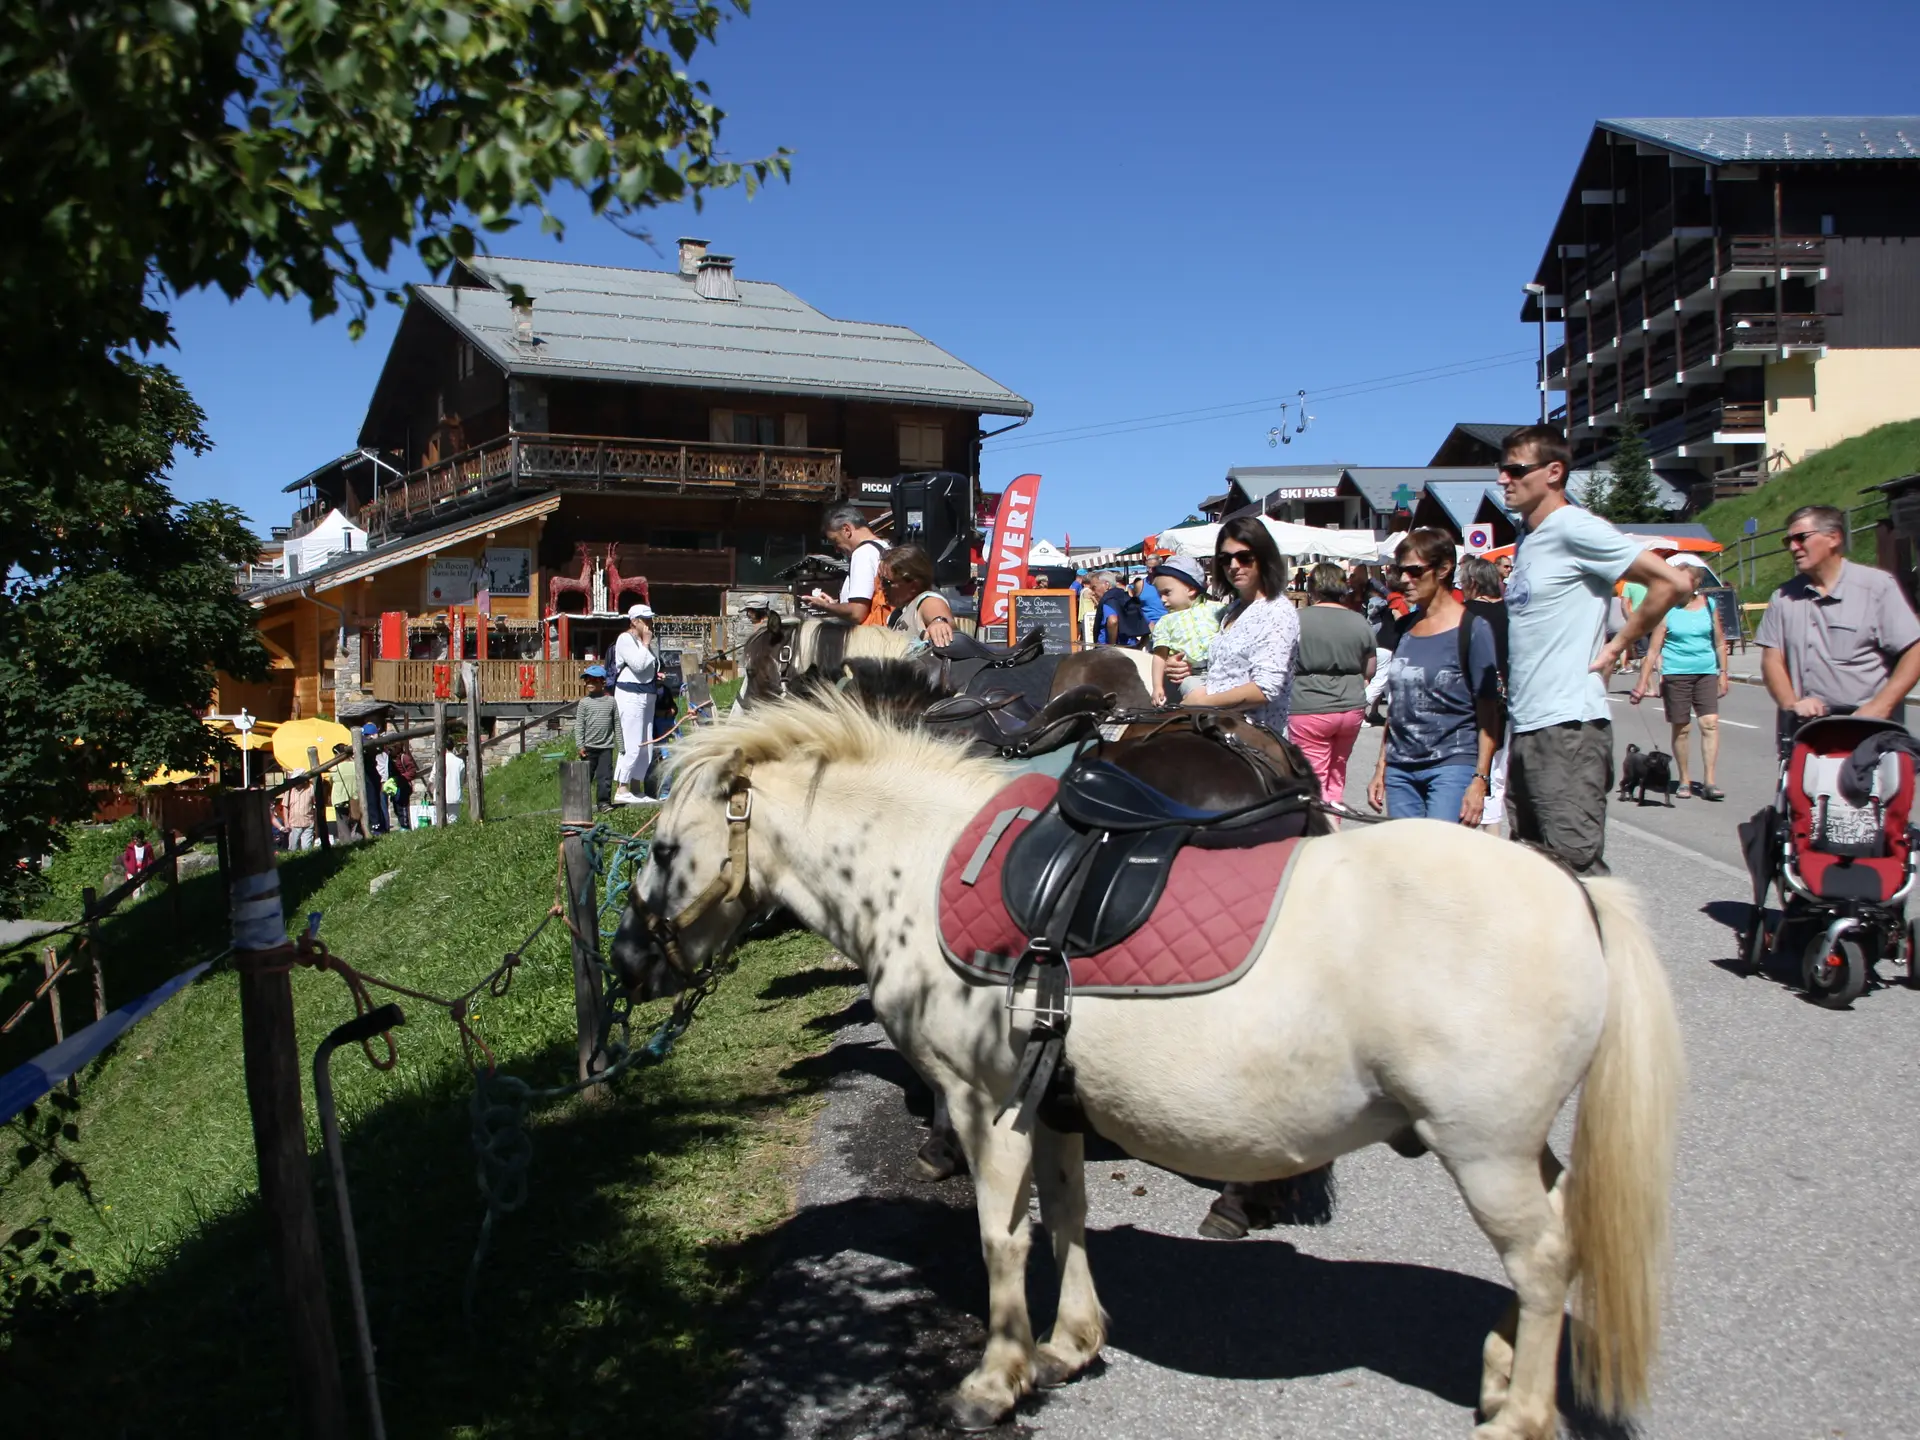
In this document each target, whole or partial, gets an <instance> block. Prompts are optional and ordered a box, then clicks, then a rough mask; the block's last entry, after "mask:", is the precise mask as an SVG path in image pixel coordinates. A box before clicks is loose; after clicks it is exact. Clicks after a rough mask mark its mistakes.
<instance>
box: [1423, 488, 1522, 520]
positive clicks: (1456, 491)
mask: <svg viewBox="0 0 1920 1440" xmlns="http://www.w3.org/2000/svg"><path fill="white" fill-rule="evenodd" d="M1425 493H1426V494H1427V495H1429V496H1431V497H1432V498H1433V502H1434V503H1435V504H1436V505H1438V506H1439V507H1440V508H1441V509H1442V510H1444V511H1446V512H1447V517H1448V518H1449V519H1451V520H1452V521H1453V523H1454V524H1455V525H1456V526H1457V527H1458V528H1459V529H1460V530H1461V531H1463V532H1464V531H1465V530H1466V528H1467V527H1468V526H1469V525H1471V524H1473V523H1474V521H1475V520H1477V519H1479V517H1480V506H1481V504H1482V503H1483V502H1484V501H1488V500H1491V501H1492V502H1493V508H1494V509H1495V510H1497V511H1499V512H1500V513H1501V514H1502V515H1506V516H1507V517H1508V518H1509V519H1511V518H1512V512H1510V511H1509V510H1508V509H1507V501H1506V497H1505V496H1504V495H1502V494H1501V492H1500V487H1499V486H1498V485H1495V484H1494V483H1493V482H1492V481H1490V480H1435V481H1433V482H1432V483H1430V484H1429V485H1428V486H1427V488H1426V491H1425Z"/></svg>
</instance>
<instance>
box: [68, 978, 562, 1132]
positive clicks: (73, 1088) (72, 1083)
mask: <svg viewBox="0 0 1920 1440" xmlns="http://www.w3.org/2000/svg"><path fill="white" fill-rule="evenodd" d="M575 963H576V964H578V963H579V962H578V961H576V962H575ZM40 968H41V969H43V970H44V971H46V974H47V983H46V986H45V989H46V992H47V1016H48V1018H49V1019H51V1020H52V1021H53V1043H54V1044H56V1045H58V1044H59V1043H60V1042H61V1041H62V1040H64V1039H66V1038H67V1027H66V1023H65V1021H64V1020H63V1018H62V1017H61V1014H60V982H59V981H58V980H55V979H54V978H53V977H54V974H55V972H57V971H58V970H59V969H60V952H59V951H58V950H56V949H54V947H53V946H51V945H49V946H47V952H46V954H44V955H42V956H41V957H40ZM79 1093H80V1080H79V1077H78V1076H74V1075H69V1076H68V1077H67V1094H69V1095H77V1094H79Z"/></svg>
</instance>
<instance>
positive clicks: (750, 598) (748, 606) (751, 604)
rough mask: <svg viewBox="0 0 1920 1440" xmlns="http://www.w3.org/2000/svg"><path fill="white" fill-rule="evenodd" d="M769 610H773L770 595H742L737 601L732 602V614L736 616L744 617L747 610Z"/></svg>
mask: <svg viewBox="0 0 1920 1440" xmlns="http://www.w3.org/2000/svg"><path fill="white" fill-rule="evenodd" d="M771 609H773V597H772V596H771V595H742V596H741V597H740V598H739V599H738V600H736V601H734V602H733V612H734V614H736V615H744V614H746V613H747V611H749V610H771Z"/></svg>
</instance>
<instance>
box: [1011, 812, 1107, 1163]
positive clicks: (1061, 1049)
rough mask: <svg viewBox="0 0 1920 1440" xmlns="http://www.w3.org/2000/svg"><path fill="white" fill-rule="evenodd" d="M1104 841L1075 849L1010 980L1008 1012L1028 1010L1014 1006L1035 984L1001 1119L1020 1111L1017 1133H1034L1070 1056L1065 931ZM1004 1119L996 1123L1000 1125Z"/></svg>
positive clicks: (1092, 838) (1093, 837) (1090, 839)
mask: <svg viewBox="0 0 1920 1440" xmlns="http://www.w3.org/2000/svg"><path fill="white" fill-rule="evenodd" d="M1105 838H1106V837H1105V836H1104V835H1099V834H1089V835H1087V836H1085V837H1084V838H1083V840H1082V842H1081V844H1080V845H1079V846H1078V847H1077V848H1076V850H1075V852H1074V854H1073V856H1072V859H1071V861H1070V864H1069V868H1068V871H1067V874H1066V878H1065V880H1064V882H1063V883H1062V884H1061V886H1060V888H1059V891H1058V892H1057V898H1055V899H1054V901H1053V903H1052V904H1051V906H1050V907H1049V909H1048V912H1047V917H1046V926H1045V930H1044V933H1042V934H1040V935H1036V936H1034V937H1033V938H1032V939H1031V940H1029V941H1028V942H1027V948H1026V949H1025V951H1023V952H1022V953H1021V956H1020V959H1019V961H1018V962H1017V963H1016V964H1015V965H1014V967H1013V974H1012V975H1011V976H1009V977H1008V979H1007V1009H1008V1010H1009V1011H1013V1010H1019V1009H1023V1008H1026V1007H1023V1006H1018V1005H1015V1004H1014V999H1015V997H1016V996H1018V995H1019V993H1020V986H1021V983H1022V982H1023V981H1024V980H1025V979H1026V978H1027V975H1028V973H1029V972H1032V974H1033V979H1034V1003H1033V1006H1032V1010H1031V1013H1032V1015H1033V1024H1032V1026H1031V1027H1030V1028H1029V1029H1028V1031H1027V1039H1026V1043H1025V1044H1024V1045H1023V1046H1022V1047H1021V1051H1020V1069H1019V1071H1018V1072H1017V1073H1016V1074H1015V1076H1014V1081H1013V1091H1012V1093H1011V1094H1010V1095H1008V1097H1007V1103H1006V1104H1005V1105H1003V1106H1001V1107H1000V1115H1005V1114H1006V1113H1007V1111H1009V1110H1014V1109H1015V1108H1016V1107H1018V1108H1017V1113H1016V1114H1015V1115H1014V1119H1013V1128H1014V1131H1015V1133H1017V1134H1021V1135H1025V1134H1028V1133H1029V1132H1031V1131H1032V1129H1033V1122H1034V1120H1035V1118H1036V1117H1037V1116H1038V1114H1039V1111H1040V1105H1041V1102H1042V1101H1044V1100H1045V1099H1046V1096H1047V1090H1048V1087H1049V1086H1050V1085H1051V1084H1052V1083H1053V1078H1054V1076H1055V1074H1056V1073H1058V1071H1059V1069H1060V1065H1061V1061H1062V1059H1063V1058H1064V1056H1065V1054H1066V1048H1067V1028H1068V1026H1069V1025H1071V1024H1072V1022H1073V996H1072V993H1071V991H1072V986H1073V974H1072V971H1070V970H1069V969H1068V968H1067V952H1066V941H1067V927H1068V926H1069V925H1070V924H1071V923H1072V920H1073V912H1074V909H1075V907H1077V906H1078V905H1079V903H1080V897H1081V895H1082V894H1083V893H1084V892H1085V890H1086V888H1087V877H1088V876H1089V875H1091V874H1092V873H1093V862H1094V858H1095V856H1096V854H1097V852H1098V851H1099V848H1100V845H1101V843H1102V842H1103V841H1104V839H1105ZM1000 1115H996V1116H995V1117H994V1118H995V1119H996V1120H998V1119H999V1118H1000Z"/></svg>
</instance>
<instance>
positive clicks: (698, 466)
mask: <svg viewBox="0 0 1920 1440" xmlns="http://www.w3.org/2000/svg"><path fill="white" fill-rule="evenodd" d="M560 486H565V487H567V488H569V489H575V488H577V489H593V490H620V491H626V492H632V493H636V494H653V495H707V496H714V497H720V498H733V497H736V496H751V497H753V498H756V499H759V498H767V499H781V500H803V501H813V502H826V501H831V500H836V499H838V498H839V497H840V493H841V473H840V452H839V451H838V450H812V449H799V448H794V447H789V446H779V445H757V446H755V445H713V444H707V443H705V442H700V441H692V440H639V439H627V438H621V437H614V436H602V435H503V436H501V437H500V438H499V439H498V440H493V441H490V442H488V443H487V444H485V445H480V446H476V447H475V448H473V449H471V450H466V451H463V452H461V453H460V454H458V455H454V456H451V457H449V458H448V459H446V460H442V461H439V462H437V463H435V464H433V465H428V466H426V467H424V468H422V469H419V470H416V471H414V472H413V473H412V474H411V475H408V476H407V477H406V478H405V479H403V480H399V481H396V482H394V484H393V485H391V486H390V487H388V488H387V489H386V490H383V491H382V492H381V493H380V494H379V495H377V496H376V497H375V498H374V499H373V500H372V501H371V502H370V503H369V504H368V505H366V506H365V507H364V508H363V509H362V511H361V512H360V516H359V523H360V525H361V526H362V528H364V529H366V530H368V531H370V532H372V533H374V534H388V533H391V532H393V531H395V530H400V529H407V528H412V527H413V526H415V525H417V524H420V523H423V522H424V523H431V522H432V521H434V520H437V519H441V518H449V519H450V518H452V517H453V516H455V515H457V514H459V513H461V512H462V511H464V510H468V509H472V508H475V507H476V506H478V505H479V504H481V503H484V502H485V501H487V500H489V499H491V498H492V497H494V496H496V495H501V494H506V493H508V492H511V491H514V490H545V489H553V488H556V487H560Z"/></svg>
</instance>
